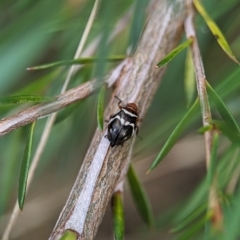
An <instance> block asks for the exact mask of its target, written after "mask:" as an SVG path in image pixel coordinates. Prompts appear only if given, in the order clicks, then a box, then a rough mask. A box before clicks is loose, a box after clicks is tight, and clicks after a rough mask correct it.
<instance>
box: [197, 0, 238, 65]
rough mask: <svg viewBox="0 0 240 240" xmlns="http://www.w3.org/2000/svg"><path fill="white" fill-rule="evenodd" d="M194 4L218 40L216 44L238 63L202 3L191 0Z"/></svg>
mask: <svg viewBox="0 0 240 240" xmlns="http://www.w3.org/2000/svg"><path fill="white" fill-rule="evenodd" d="M193 3H194V6H195V7H196V9H197V10H198V12H199V13H200V14H201V16H202V17H203V18H204V20H205V22H206V24H207V25H208V27H209V29H210V30H211V32H212V34H213V35H214V36H215V38H216V39H217V41H218V44H219V45H220V46H221V48H222V49H223V51H224V52H225V53H226V54H227V55H228V56H229V57H230V58H231V59H232V60H233V61H234V62H236V63H237V64H240V63H239V61H238V60H237V58H236V57H235V56H234V54H233V52H232V50H231V48H230V46H229V44H228V42H227V40H226V38H225V37H224V35H223V34H222V32H221V30H220V29H219V27H218V26H217V24H216V23H215V22H214V21H213V19H212V18H211V17H210V16H209V15H208V13H207V11H206V10H205V9H204V7H203V6H202V4H201V3H200V1H199V0H193Z"/></svg>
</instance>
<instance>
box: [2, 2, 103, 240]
mask: <svg viewBox="0 0 240 240" xmlns="http://www.w3.org/2000/svg"><path fill="white" fill-rule="evenodd" d="M99 1H100V0H96V1H95V3H94V6H93V9H92V11H91V14H90V17H89V20H88V23H87V26H86V28H85V30H84V33H83V37H82V38H81V40H80V43H79V46H78V49H77V52H76V54H75V56H74V58H79V57H80V55H81V53H82V49H83V46H84V44H85V42H86V39H87V36H88V34H89V31H90V29H91V27H92V24H93V20H94V18H95V16H96V13H97V8H98V5H99ZM74 68H75V66H74V65H73V66H71V68H70V70H69V72H68V74H67V78H66V80H65V82H64V85H63V87H62V90H61V93H64V92H65V91H66V89H67V86H68V84H69V82H70V79H71V77H72V75H73V72H74ZM63 99H64V98H63ZM59 100H60V99H59ZM56 117H57V113H54V114H53V115H51V116H50V117H49V119H48V121H47V123H46V125H45V128H44V131H43V134H42V136H41V140H40V142H39V144H38V147H37V150H36V153H35V155H34V157H33V160H32V164H31V167H30V169H29V174H28V180H27V190H26V191H28V189H29V186H30V184H31V182H32V179H33V176H34V173H35V170H36V167H37V165H38V162H39V160H40V157H41V155H42V152H43V150H44V148H45V145H46V143H47V140H48V138H49V135H50V132H51V130H52V126H53V124H54V121H55V119H56ZM19 213H20V209H19V208H18V201H16V203H15V206H14V210H13V213H12V215H11V218H10V221H9V223H8V225H7V227H6V230H5V232H4V234H3V238H2V239H3V240H7V239H9V235H10V232H11V229H12V227H13V225H14V223H15V222H16V219H17V217H18V215H19Z"/></svg>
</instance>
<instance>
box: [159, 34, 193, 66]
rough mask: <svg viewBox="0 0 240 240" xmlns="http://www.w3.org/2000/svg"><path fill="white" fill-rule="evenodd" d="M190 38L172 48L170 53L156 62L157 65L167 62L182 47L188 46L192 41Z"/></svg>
mask: <svg viewBox="0 0 240 240" xmlns="http://www.w3.org/2000/svg"><path fill="white" fill-rule="evenodd" d="M192 41H193V40H192V38H189V39H188V40H187V41H185V42H184V43H182V44H180V45H179V46H178V47H176V48H174V49H173V50H172V51H171V52H170V53H168V54H167V56H165V57H164V58H163V59H162V60H161V61H160V62H159V63H158V64H157V66H158V67H162V66H164V65H166V64H167V63H169V62H170V61H171V60H172V59H173V58H175V57H176V56H177V55H178V54H179V53H180V52H181V51H182V50H183V49H184V48H186V47H188V46H189V45H190V44H191V43H192Z"/></svg>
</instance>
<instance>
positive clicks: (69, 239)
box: [60, 230, 78, 240]
mask: <svg viewBox="0 0 240 240" xmlns="http://www.w3.org/2000/svg"><path fill="white" fill-rule="evenodd" d="M77 239H78V235H77V233H76V232H74V231H72V230H67V231H66V232H64V234H63V235H62V237H61V238H60V240H77Z"/></svg>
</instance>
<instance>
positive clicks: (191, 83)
mask: <svg viewBox="0 0 240 240" xmlns="http://www.w3.org/2000/svg"><path fill="white" fill-rule="evenodd" d="M184 87H185V94H186V100H187V106H190V104H191V103H192V101H193V98H194V93H195V92H196V81H195V75H194V66H193V61H192V56H191V52H190V50H189V49H188V50H187V55H186V60H185V76H184Z"/></svg>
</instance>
